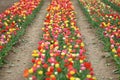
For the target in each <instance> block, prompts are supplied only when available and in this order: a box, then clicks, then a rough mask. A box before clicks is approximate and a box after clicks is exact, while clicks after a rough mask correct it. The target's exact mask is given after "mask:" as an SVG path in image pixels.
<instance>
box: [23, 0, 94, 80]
mask: <svg viewBox="0 0 120 80" xmlns="http://www.w3.org/2000/svg"><path fill="white" fill-rule="evenodd" d="M47 11H48V13H47V15H46V19H45V21H44V27H43V28H42V30H43V32H44V33H43V36H42V39H41V40H40V41H39V42H38V49H37V50H33V52H32V56H33V59H32V63H33V66H32V67H31V68H29V69H26V70H25V71H24V77H25V78H27V79H28V80H96V78H95V77H94V76H93V75H94V72H93V68H92V67H91V63H90V62H88V61H87V59H86V56H85V52H86V50H85V47H84V43H83V41H82V39H81V34H80V32H79V28H78V27H77V25H76V20H75V19H76V18H75V12H74V7H73V6H72V3H71V1H70V0H52V2H51V4H50V5H49V7H48V8H47Z"/></svg>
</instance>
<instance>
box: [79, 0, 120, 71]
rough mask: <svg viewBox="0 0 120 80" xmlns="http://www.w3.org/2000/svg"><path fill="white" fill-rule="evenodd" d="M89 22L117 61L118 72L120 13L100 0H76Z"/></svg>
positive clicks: (119, 63)
mask: <svg viewBox="0 0 120 80" xmlns="http://www.w3.org/2000/svg"><path fill="white" fill-rule="evenodd" d="M78 1H79V2H80V6H81V8H82V9H83V11H84V13H85V14H86V16H87V18H88V20H89V22H91V23H92V24H93V26H95V27H96V28H97V29H98V31H97V32H98V33H99V34H100V36H101V39H102V40H103V42H104V46H105V49H106V50H107V51H110V53H111V56H112V57H113V58H114V60H115V61H116V63H117V66H118V72H120V15H119V14H118V13H117V12H116V11H114V10H112V8H111V7H110V6H108V5H105V4H104V3H103V2H101V1H100V0H94V1H91V0H78Z"/></svg>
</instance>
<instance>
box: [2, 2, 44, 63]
mask: <svg viewBox="0 0 120 80" xmlns="http://www.w3.org/2000/svg"><path fill="white" fill-rule="evenodd" d="M41 1H42V0H30V1H29V0H20V1H19V2H16V3H14V5H12V6H11V7H10V8H8V9H7V10H5V11H4V12H2V13H1V14H0V65H1V64H3V63H2V58H3V57H4V56H5V55H6V53H7V51H9V50H10V48H11V46H12V45H14V44H15V42H16V41H17V39H18V37H19V36H20V35H22V34H23V32H24V29H25V28H26V27H27V25H28V24H29V23H30V21H32V20H30V19H32V18H33V17H34V15H35V13H36V12H35V9H37V7H38V6H39V5H40V2H41ZM33 12H34V13H33ZM32 13H33V14H34V15H33V14H32Z"/></svg>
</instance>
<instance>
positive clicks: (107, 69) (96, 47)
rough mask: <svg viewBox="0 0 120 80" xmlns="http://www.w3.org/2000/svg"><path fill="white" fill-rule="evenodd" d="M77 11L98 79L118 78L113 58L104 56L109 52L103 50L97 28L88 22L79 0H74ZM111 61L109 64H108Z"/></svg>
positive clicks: (110, 79) (112, 79)
mask: <svg viewBox="0 0 120 80" xmlns="http://www.w3.org/2000/svg"><path fill="white" fill-rule="evenodd" d="M72 2H73V5H74V7H75V11H76V12H77V14H76V17H77V23H78V26H79V27H80V29H81V30H80V32H81V34H82V35H83V38H84V42H85V44H86V49H87V53H88V55H87V56H88V59H89V61H90V62H91V63H92V66H93V68H94V72H95V74H96V77H97V79H98V80H118V75H115V74H114V73H113V70H115V66H114V63H113V61H112V60H111V59H109V58H108V59H107V58H104V56H105V55H108V53H106V52H104V51H103V50H102V47H103V46H102V45H101V43H100V41H99V40H98V38H97V36H96V35H95V34H96V33H95V29H92V28H91V26H90V24H89V23H88V22H87V19H86V17H85V15H84V14H83V13H82V10H81V9H80V6H79V3H78V1H77V0H72ZM107 63H109V64H107ZM106 64H107V65H109V66H107V65H106Z"/></svg>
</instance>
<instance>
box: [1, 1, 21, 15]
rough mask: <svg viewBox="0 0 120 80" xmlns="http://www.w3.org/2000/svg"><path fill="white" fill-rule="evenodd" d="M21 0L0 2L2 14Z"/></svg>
mask: <svg viewBox="0 0 120 80" xmlns="http://www.w3.org/2000/svg"><path fill="white" fill-rule="evenodd" d="M17 1H19V0H0V13H1V12H3V11H5V10H6V9H7V8H9V7H10V6H12V5H13V3H15V2H17Z"/></svg>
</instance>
